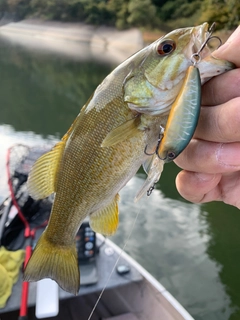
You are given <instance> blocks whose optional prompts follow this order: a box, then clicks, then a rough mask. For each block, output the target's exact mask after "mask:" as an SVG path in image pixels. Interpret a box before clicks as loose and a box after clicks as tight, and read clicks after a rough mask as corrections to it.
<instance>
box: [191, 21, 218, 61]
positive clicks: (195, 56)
mask: <svg viewBox="0 0 240 320" xmlns="http://www.w3.org/2000/svg"><path fill="white" fill-rule="evenodd" d="M215 26H216V23H215V22H213V24H212V25H211V26H210V28H209V30H208V32H207V37H206V40H205V41H204V42H203V44H202V45H201V47H200V48H199V50H198V52H196V53H193V54H192V56H191V61H192V63H193V65H194V66H195V65H196V64H197V63H199V62H200V61H201V55H200V53H201V52H202V51H203V49H204V48H205V46H206V45H207V44H208V42H209V41H210V40H211V39H218V41H219V46H218V48H219V47H220V46H221V45H222V40H221V39H220V38H219V37H217V36H212V34H213V31H214V30H215ZM218 48H217V49H218Z"/></svg>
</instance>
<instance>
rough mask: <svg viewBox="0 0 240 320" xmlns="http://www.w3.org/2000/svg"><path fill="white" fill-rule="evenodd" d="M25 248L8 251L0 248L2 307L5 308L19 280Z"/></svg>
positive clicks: (0, 304) (0, 296)
mask: <svg viewBox="0 0 240 320" xmlns="http://www.w3.org/2000/svg"><path fill="white" fill-rule="evenodd" d="M24 254H25V251H24V250H17V251H8V250H7V249H5V248H4V247H1V248H0V283H1V285H0V308H4V307H5V305H6V303H7V299H8V298H9V297H10V295H11V293H12V287H13V285H14V283H15V282H17V279H18V275H19V270H20V267H21V265H22V263H23V261H24Z"/></svg>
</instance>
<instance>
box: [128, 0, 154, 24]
mask: <svg viewBox="0 0 240 320" xmlns="http://www.w3.org/2000/svg"><path fill="white" fill-rule="evenodd" d="M128 13H129V15H128V18H127V22H128V23H129V25H131V26H137V27H141V26H143V25H144V26H153V25H154V21H155V20H156V7H155V6H154V5H153V4H152V3H151V0H139V1H136V0H130V1H129V3H128ZM146 13H147V14H146Z"/></svg>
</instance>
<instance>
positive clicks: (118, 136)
mask: <svg viewBox="0 0 240 320" xmlns="http://www.w3.org/2000/svg"><path fill="white" fill-rule="evenodd" d="M140 123H141V117H140V116H137V117H136V118H133V119H131V120H128V121H126V122H125V123H124V124H122V125H120V126H119V127H117V128H115V129H113V130H112V131H110V132H109V133H108V134H107V136H106V138H105V139H104V140H103V142H102V144H101V147H103V148H105V147H111V146H113V145H115V144H117V143H119V142H122V141H124V140H127V139H130V138H132V137H135V136H136V134H137V133H139V125H140Z"/></svg>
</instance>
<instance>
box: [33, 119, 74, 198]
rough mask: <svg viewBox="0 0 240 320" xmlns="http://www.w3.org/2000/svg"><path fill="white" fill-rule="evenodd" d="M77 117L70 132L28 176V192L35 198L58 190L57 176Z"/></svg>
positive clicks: (37, 163) (42, 157)
mask: <svg viewBox="0 0 240 320" xmlns="http://www.w3.org/2000/svg"><path fill="white" fill-rule="evenodd" d="M77 119H78V117H77V118H76V119H75V121H74V122H73V124H72V125H71V127H70V129H69V130H68V132H67V133H66V134H65V135H64V136H63V138H62V140H61V141H60V142H58V143H57V144H56V145H55V146H54V147H53V149H52V150H51V151H49V152H47V153H45V154H44V155H42V156H41V157H40V158H39V159H38V160H37V161H36V162H35V163H34V165H33V167H32V169H31V171H30V174H29V176H28V182H27V187H28V192H29V194H30V196H31V197H32V198H33V199H36V200H38V199H43V198H46V197H48V196H49V195H50V194H52V193H53V192H55V191H56V176H57V173H58V169H59V164H60V160H61V158H62V154H63V151H64V149H65V146H66V142H67V140H68V138H69V136H70V134H71V132H72V131H73V128H74V124H75V123H76V120H77Z"/></svg>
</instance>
